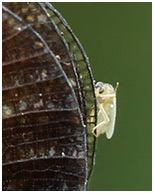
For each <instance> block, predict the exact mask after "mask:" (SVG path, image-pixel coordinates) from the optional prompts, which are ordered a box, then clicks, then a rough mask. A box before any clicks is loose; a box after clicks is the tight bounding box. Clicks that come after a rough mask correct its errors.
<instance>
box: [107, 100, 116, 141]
mask: <svg viewBox="0 0 154 193" xmlns="http://www.w3.org/2000/svg"><path fill="white" fill-rule="evenodd" d="M107 115H108V117H109V119H110V121H109V123H108V124H107V126H106V137H107V138H108V139H111V137H112V136H113V133H114V127H115V121H116V97H115V98H114V100H113V103H111V104H109V107H108V111H107Z"/></svg>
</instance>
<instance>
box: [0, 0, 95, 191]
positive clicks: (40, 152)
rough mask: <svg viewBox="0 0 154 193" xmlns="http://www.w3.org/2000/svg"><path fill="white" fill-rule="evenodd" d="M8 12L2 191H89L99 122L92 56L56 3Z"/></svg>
mask: <svg viewBox="0 0 154 193" xmlns="http://www.w3.org/2000/svg"><path fill="white" fill-rule="evenodd" d="M3 5H4V6H3V112H4V114H3V147H4V149H3V190H85V189H86V182H87V178H88V176H89V174H90V172H91V168H92V165H93V155H94V149H95V148H94V147H95V138H94V137H93V136H92V134H91V133H90V131H91V127H93V126H95V122H96V118H95V117H96V113H95V112H96V108H95V105H94V103H95V96H94V94H93V83H92V82H93V78H92V76H91V72H90V70H89V71H88V69H89V66H88V62H87V58H86V55H85V53H84V51H83V49H81V48H82V47H81V45H80V43H79V42H78V40H77V39H76V38H75V37H74V35H73V33H72V31H71V30H70V29H69V26H68V25H67V23H66V22H65V21H64V20H63V18H62V17H61V16H60V15H59V13H58V12H57V11H56V10H55V9H54V8H53V7H52V6H50V4H46V3H45V4H44V3H18V2H17V3H3ZM62 34H64V36H62ZM71 48H72V49H73V50H71ZM71 51H72V52H71ZM70 52H71V53H70ZM72 55H73V58H72V57H71V56H72ZM73 61H74V63H75V66H73ZM76 68H77V71H78V73H79V74H78V73H77V71H76ZM83 72H84V73H83ZM80 76H81V77H80ZM79 79H80V80H79ZM85 81H86V82H85ZM79 82H80V83H81V86H80V83H79ZM81 88H82V89H81ZM89 101H90V102H89ZM92 109H93V110H94V113H93V114H92V115H91V114H90V113H91V112H92ZM81 112H82V113H81ZM89 115H90V116H89ZM87 117H90V118H87ZM91 117H92V118H91ZM83 119H84V122H85V125H86V126H87V128H88V131H89V132H87V133H88V134H87V133H86V129H85V127H84V125H83ZM87 136H88V137H87ZM87 138H88V139H87ZM87 143H88V145H87ZM87 146H88V148H87ZM87 149H88V151H87ZM87 152H88V153H87ZM87 157H88V161H87ZM87 162H88V163H87ZM87 168H88V172H89V173H88V174H87Z"/></svg>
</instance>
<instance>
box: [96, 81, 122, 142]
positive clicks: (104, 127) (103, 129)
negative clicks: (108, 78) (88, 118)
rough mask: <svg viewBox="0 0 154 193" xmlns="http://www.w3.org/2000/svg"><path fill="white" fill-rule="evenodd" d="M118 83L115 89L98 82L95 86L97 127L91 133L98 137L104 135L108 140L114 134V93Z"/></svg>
mask: <svg viewBox="0 0 154 193" xmlns="http://www.w3.org/2000/svg"><path fill="white" fill-rule="evenodd" d="M118 86H119V82H117V85H116V87H115V89H114V88H113V86H112V85H111V84H107V83H102V82H98V83H97V84H96V85H95V94H96V99H97V105H98V109H99V111H98V116H97V118H98V120H97V125H96V126H95V127H94V128H93V130H92V133H93V134H94V135H95V136H96V137H98V136H99V135H100V134H103V133H106V137H107V138H108V139H110V138H111V137H112V135H113V133H114V126H115V119H116V93H117V88H118Z"/></svg>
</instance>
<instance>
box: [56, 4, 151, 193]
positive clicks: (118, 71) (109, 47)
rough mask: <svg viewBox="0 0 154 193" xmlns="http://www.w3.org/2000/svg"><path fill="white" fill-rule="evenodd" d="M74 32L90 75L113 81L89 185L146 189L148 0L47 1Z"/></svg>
mask: <svg viewBox="0 0 154 193" xmlns="http://www.w3.org/2000/svg"><path fill="white" fill-rule="evenodd" d="M53 5H54V6H55V8H56V9H57V10H58V11H59V12H60V13H61V14H62V15H63V17H64V18H65V19H66V20H67V22H68V23H69V25H70V26H71V28H72V30H73V32H74V33H75V34H76V36H77V37H78V38H79V40H80V42H81V43H82V45H83V47H84V49H85V51H86V53H87V55H88V57H89V60H90V64H91V68H92V71H93V75H94V77H95V80H96V81H103V82H109V83H111V84H112V85H114V86H115V85H116V82H117V81H119V82H120V86H119V89H118V96H117V102H118V104H117V120H116V127H115V134H114V136H113V138H112V139H111V140H107V139H106V137H105V135H101V136H100V137H99V138H98V141H97V152H96V160H95V162H96V163H95V166H94V171H93V174H92V177H91V179H90V183H89V190H104V191H105V190H111V191H112V190H115V191H118V190H124V191H127V190H131V191H132V190H151V189H152V116H151V115H152V89H151V87H152V3H53Z"/></svg>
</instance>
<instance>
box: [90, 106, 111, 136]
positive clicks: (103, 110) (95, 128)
mask: <svg viewBox="0 0 154 193" xmlns="http://www.w3.org/2000/svg"><path fill="white" fill-rule="evenodd" d="M100 113H102V116H103V119H104V120H103V121H102V122H101V123H99V124H98V125H96V126H95V127H94V128H93V130H92V133H93V135H95V136H96V137H98V136H99V134H100V133H101V132H100V131H99V130H98V129H97V128H98V127H100V126H103V125H104V124H107V123H108V122H109V121H110V119H109V117H108V115H107V113H106V111H105V109H104V107H103V105H100V110H99V112H98V114H100Z"/></svg>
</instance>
